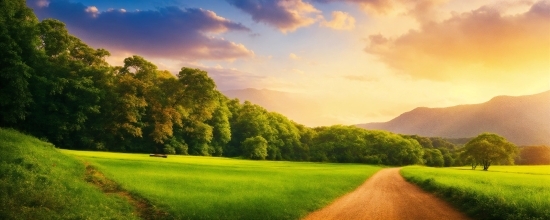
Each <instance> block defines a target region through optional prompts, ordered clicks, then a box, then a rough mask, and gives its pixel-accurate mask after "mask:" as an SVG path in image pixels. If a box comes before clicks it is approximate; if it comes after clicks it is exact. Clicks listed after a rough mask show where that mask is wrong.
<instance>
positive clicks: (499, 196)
mask: <svg viewBox="0 0 550 220" xmlns="http://www.w3.org/2000/svg"><path fill="white" fill-rule="evenodd" d="M401 173H402V175H403V176H404V177H405V179H407V180H408V181H411V182H414V183H417V184H418V185H420V186H421V187H423V188H424V189H426V190H428V191H432V192H436V194H438V195H440V196H442V197H444V198H446V199H447V200H449V201H450V202H452V203H454V204H455V205H457V206H459V207H461V208H462V209H463V210H464V211H465V212H467V213H468V214H470V215H471V216H474V217H476V218H480V219H550V166H491V167H490V168H489V171H480V170H471V169H469V168H430V167H419V166H409V167H405V168H403V169H402V170H401Z"/></svg>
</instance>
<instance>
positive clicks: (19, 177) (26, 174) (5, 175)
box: [0, 128, 138, 219]
mask: <svg viewBox="0 0 550 220" xmlns="http://www.w3.org/2000/svg"><path fill="white" fill-rule="evenodd" d="M0 204H1V205H0V219H138V218H137V216H136V215H135V214H134V213H133V212H134V208H133V207H132V206H131V205H130V204H128V202H126V200H125V199H123V198H121V197H118V196H115V195H112V196H108V195H106V194H104V193H102V192H101V191H100V190H99V189H98V188H95V187H94V186H92V185H90V184H89V183H87V182H86V181H85V168H84V164H83V163H82V162H80V161H78V160H77V159H75V158H74V157H71V156H68V155H65V154H62V153H60V152H59V151H58V150H57V149H55V148H54V146H53V145H52V144H50V143H46V142H43V141H40V140H38V139H36V138H34V137H31V136H27V135H24V134H21V133H19V132H17V131H15V130H11V129H3V128H0Z"/></svg>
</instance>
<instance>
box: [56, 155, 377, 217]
mask: <svg viewBox="0 0 550 220" xmlns="http://www.w3.org/2000/svg"><path fill="white" fill-rule="evenodd" d="M63 152H65V153H66V154H70V155H75V156H78V157H80V158H82V159H83V160H86V161H90V162H91V163H92V164H94V165H95V166H97V167H98V168H99V169H100V170H101V171H103V172H104V173H105V174H106V175H107V176H108V177H110V178H112V179H114V180H115V181H117V182H118V183H120V184H121V185H122V187H124V188H125V189H127V190H130V191H132V192H135V193H138V194H140V195H142V196H144V197H145V198H147V199H148V200H150V201H152V203H153V204H156V205H158V206H160V207H161V208H164V209H165V210H167V211H168V212H170V213H171V214H172V215H173V217H175V218H177V219H298V218H300V217H303V216H305V215H306V214H307V213H309V212H312V211H315V210H317V209H319V208H322V207H323V206H325V205H327V204H329V203H330V202H331V201H333V200H334V199H336V198H337V197H339V196H341V195H343V194H345V193H347V192H350V191H352V190H353V189H355V188H356V187H358V186H359V185H360V184H361V183H363V182H364V181H365V180H366V179H367V178H368V177H369V176H371V175H372V174H374V173H375V172H376V171H378V170H379V169H381V167H375V166H366V165H354V164H351V165H350V164H320V163H297V162H274V161H251V160H239V159H229V158H214V157H193V156H169V157H168V158H155V157H149V156H148V155H145V154H121V153H101V152H83V151H63Z"/></svg>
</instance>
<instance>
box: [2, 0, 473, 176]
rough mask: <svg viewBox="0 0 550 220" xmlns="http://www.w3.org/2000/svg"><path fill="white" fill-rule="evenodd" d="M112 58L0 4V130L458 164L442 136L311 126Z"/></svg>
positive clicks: (280, 154) (216, 152)
mask: <svg viewBox="0 0 550 220" xmlns="http://www.w3.org/2000/svg"><path fill="white" fill-rule="evenodd" d="M107 56H109V52H108V51H106V50H104V49H94V48H91V47H89V46H88V45H86V44H85V43H84V42H82V41H81V40H80V39H78V38H76V37H74V36H72V35H70V34H69V33H68V31H67V30H66V28H65V25H64V24H63V23H62V22H60V21H57V20H53V19H45V20H43V21H41V22H39V21H38V19H37V18H36V17H35V15H34V14H33V12H32V10H31V9H29V8H27V7H26V5H25V2H24V1H23V0H19V1H2V2H1V3H0V57H1V58H2V59H1V60H0V115H1V116H0V126H1V127H13V128H16V129H18V130H21V131H24V132H26V133H29V134H32V135H34V136H36V137H39V138H42V139H44V140H47V141H49V142H52V143H53V144H55V145H56V146H58V147H61V148H68V149H82V150H84V149H85V150H102V151H119V152H143V153H167V154H183V155H187V154H190V155H205V156H228V157H244V158H251V159H268V160H293V161H320V162H350V163H368V164H386V165H408V164H426V165H429V166H453V165H455V166H456V165H463V162H462V161H461V159H460V157H459V156H458V150H457V149H458V147H457V145H455V144H453V143H451V142H449V141H447V140H445V139H442V138H426V137H419V136H406V135H397V134H393V133H390V132H384V131H369V130H364V129H360V128H357V127H354V126H341V125H336V126H331V127H318V128H309V127H306V126H303V125H300V124H297V123H295V122H293V121H291V120H289V119H288V118H286V117H285V116H283V115H281V114H278V113H275V112H268V111H267V110H265V109H264V108H262V107H260V106H258V105H254V104H252V103H250V102H244V103H241V102H240V101H239V100H237V99H233V100H230V99H228V98H227V97H225V96H224V95H223V94H221V93H220V92H219V91H217V90H216V85H215V83H214V81H213V80H212V79H211V78H210V77H208V74H207V73H206V72H205V71H202V70H199V69H192V68H186V67H183V68H181V70H180V71H179V73H178V74H177V75H176V76H174V75H172V74H171V73H169V72H168V71H164V70H159V69H158V68H157V66H155V65H154V64H153V63H151V62H149V61H147V60H145V59H144V58H142V57H139V56H132V57H128V58H126V59H125V60H124V65H123V66H111V65H109V64H108V63H107V62H106V61H105V58H106V57H107Z"/></svg>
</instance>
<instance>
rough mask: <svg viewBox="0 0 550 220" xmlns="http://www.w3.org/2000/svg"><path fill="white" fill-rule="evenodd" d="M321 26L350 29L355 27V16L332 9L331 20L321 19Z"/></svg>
mask: <svg viewBox="0 0 550 220" xmlns="http://www.w3.org/2000/svg"><path fill="white" fill-rule="evenodd" d="M321 26H324V27H329V28H332V29H336V30H352V29H353V28H355V18H353V16H351V15H349V14H348V13H346V12H342V11H333V12H332V21H323V22H322V23H321Z"/></svg>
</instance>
